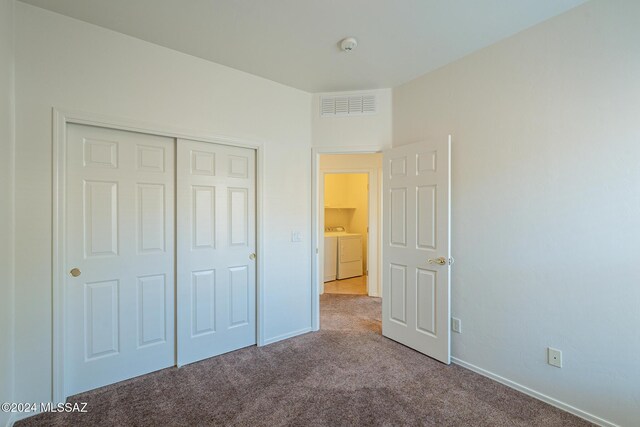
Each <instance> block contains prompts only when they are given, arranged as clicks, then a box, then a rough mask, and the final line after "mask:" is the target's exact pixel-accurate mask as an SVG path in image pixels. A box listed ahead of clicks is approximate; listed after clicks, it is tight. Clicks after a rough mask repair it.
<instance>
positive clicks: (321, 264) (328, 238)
mask: <svg viewBox="0 0 640 427" xmlns="http://www.w3.org/2000/svg"><path fill="white" fill-rule="evenodd" d="M314 151H315V153H314V159H315V161H314V172H313V178H314V179H313V181H314V186H313V193H314V197H313V200H314V202H315V203H314V207H313V214H314V218H313V227H314V230H313V236H314V246H315V247H316V257H314V260H313V261H314V262H313V278H314V280H313V289H314V290H313V295H314V298H313V299H312V312H313V315H314V317H313V319H312V320H313V329H314V330H318V329H319V328H320V297H321V295H323V294H325V293H327V294H328V295H333V294H334V293H335V292H339V293H342V294H355V295H357V294H360V295H364V296H370V297H380V296H381V287H380V285H381V284H380V251H379V248H380V244H381V242H380V220H381V215H380V214H381V206H380V203H381V194H380V191H381V185H380V184H381V183H380V180H381V176H382V175H381V171H382V155H381V154H379V153H376V152H366V153H339V154H338V153H335V152H333V153H326V154H325V153H322V152H318V151H316V150H314ZM341 255H342V257H341ZM334 260H335V262H332V261H334ZM341 261H342V262H341ZM341 266H342V267H343V268H342V272H343V273H345V272H346V274H340V267H341ZM325 299H326V298H325Z"/></svg>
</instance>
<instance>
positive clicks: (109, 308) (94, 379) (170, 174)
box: [63, 125, 175, 396]
mask: <svg viewBox="0 0 640 427" xmlns="http://www.w3.org/2000/svg"><path fill="white" fill-rule="evenodd" d="M66 149H67V150H66V151H67V155H66V171H67V172H66V187H65V188H66V191H65V196H66V197H65V203H64V209H65V212H66V214H65V215H66V224H65V229H66V233H65V236H64V238H65V256H64V259H65V264H64V267H65V268H66V270H67V272H68V274H67V276H66V277H67V278H66V282H65V283H64V286H65V302H64V307H63V310H64V315H65V368H64V369H65V370H64V375H65V394H66V395H67V396H69V395H73V394H76V393H80V392H83V391H86V390H90V389H93V388H97V387H101V386H104V385H107V384H111V383H114V382H117V381H121V380H124V379H127V378H131V377H135V376H137V375H142V374H145V373H148V372H152V371H155V370H158V369H162V368H166V367H169V366H173V365H175V339H174V337H175V331H174V324H175V317H174V296H175V285H174V277H175V270H174V265H175V241H174V210H175V200H174V194H175V185H174V182H175V158H174V154H175V141H174V140H173V139H171V138H164V137H159V136H153V135H146V134H140V133H133V132H124V131H118V130H112V129H105V128H98V127H91V126H81V125H69V126H68V127H67V147H66Z"/></svg>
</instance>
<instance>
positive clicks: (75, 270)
mask: <svg viewBox="0 0 640 427" xmlns="http://www.w3.org/2000/svg"><path fill="white" fill-rule="evenodd" d="M69 274H70V275H71V276H73V277H78V276H79V275H81V274H82V272H81V271H80V269H79V268H77V267H76V268H72V269H71V271H70V272H69Z"/></svg>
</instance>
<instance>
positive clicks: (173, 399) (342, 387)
mask: <svg viewBox="0 0 640 427" xmlns="http://www.w3.org/2000/svg"><path fill="white" fill-rule="evenodd" d="M321 316H322V330H321V331H319V332H315V333H309V334H306V335H303V336H299V337H296V338H293V339H290V340H287V341H281V342H278V343H275V344H271V345H268V346H266V347H261V348H257V347H248V348H245V349H242V350H238V351H235V352H232V353H228V354H225V355H222V356H219V357H214V358H211V359H208V360H205V361H202V362H199V363H194V364H192V365H189V366H186V367H183V368H180V369H176V368H170V369H165V370H163V371H159V372H156V373H153V374H149V375H145V376H143V377H139V378H135V379H133V380H129V381H125V382H122V383H119V384H114V385H112V386H108V387H105V388H102V389H98V390H94V391H91V392H88V393H84V394H80V395H77V396H74V397H72V398H70V399H69V401H71V402H87V403H88V411H89V413H87V414H42V415H38V416H35V417H32V418H29V419H27V420H24V421H22V422H20V423H18V424H17V425H18V426H70V425H71V426H92V425H97V426H155V425H161V426H204V425H220V426H222V425H224V426H398V425H412V426H416V425H423V426H509V427H515V426H545V427H550V426H558V427H559V426H563V427H566V426H587V425H590V424H589V423H587V422H585V421H583V420H581V419H579V418H576V417H574V416H572V415H570V414H568V413H566V412H562V411H560V410H559V409H556V408H553V407H551V406H549V405H547V404H545V403H542V402H540V401H538V400H535V399H533V398H530V397H528V396H526V395H524V394H522V393H519V392H517V391H514V390H512V389H510V388H507V387H505V386H503V385H501V384H499V383H496V382H494V381H491V380H489V379H487V378H484V377H482V376H480V375H478V374H475V373H473V372H471V371H468V370H466V369H463V368H461V367H459V366H456V365H451V366H445V365H443V364H441V363H439V362H436V361H434V360H432V359H430V358H428V357H426V356H424V355H422V354H420V353H417V352H415V351H413V350H411V349H409V348H407V347H404V346H402V345H400V344H397V343H395V342H393V341H391V340H388V339H386V338H384V337H382V336H381V335H380V317H381V316H380V300H379V299H376V298H369V297H366V296H355V295H332V294H327V295H323V296H322V298H321Z"/></svg>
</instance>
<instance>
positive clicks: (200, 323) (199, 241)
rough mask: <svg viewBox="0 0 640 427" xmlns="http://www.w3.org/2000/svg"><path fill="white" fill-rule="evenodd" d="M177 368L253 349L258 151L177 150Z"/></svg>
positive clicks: (194, 146) (187, 144) (203, 146)
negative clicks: (228, 353)
mask: <svg viewBox="0 0 640 427" xmlns="http://www.w3.org/2000/svg"><path fill="white" fill-rule="evenodd" d="M177 150H178V151H177V162H176V165H177V281H178V286H177V288H178V292H177V298H178V303H177V314H178V317H177V320H178V322H177V325H178V326H177V328H178V334H177V335H178V365H179V366H181V365H185V364H187V363H191V362H195V361H197V360H201V359H205V358H208V357H212V356H216V355H218V354H222V353H226V352H229V351H232V350H237V349H239V348H242V347H246V346H249V345H252V344H255V343H256V269H255V263H256V261H255V250H256V249H255V245H256V241H255V235H256V231H255V222H256V206H255V186H256V184H255V182H256V176H255V170H256V165H255V150H251V149H246V148H238V147H231V146H226V145H219V144H210V143H204V142H196V141H189V140H182V139H180V140H178V143H177Z"/></svg>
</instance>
